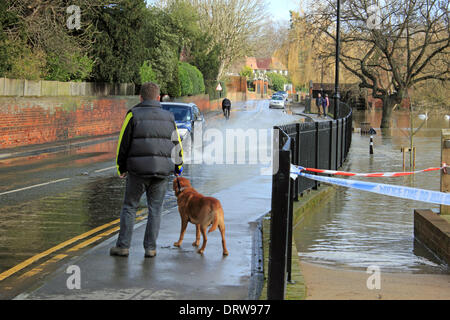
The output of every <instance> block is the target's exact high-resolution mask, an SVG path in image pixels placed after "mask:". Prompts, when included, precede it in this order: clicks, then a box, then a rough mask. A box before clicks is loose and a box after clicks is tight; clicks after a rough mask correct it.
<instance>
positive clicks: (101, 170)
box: [94, 166, 116, 173]
mask: <svg viewBox="0 0 450 320" xmlns="http://www.w3.org/2000/svg"><path fill="white" fill-rule="evenodd" d="M115 168H116V166H112V167H109V168H104V169H100V170H95V171H94V172H95V173H99V172H103V171H107V170H111V169H115Z"/></svg>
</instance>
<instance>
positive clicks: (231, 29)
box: [159, 0, 266, 79]
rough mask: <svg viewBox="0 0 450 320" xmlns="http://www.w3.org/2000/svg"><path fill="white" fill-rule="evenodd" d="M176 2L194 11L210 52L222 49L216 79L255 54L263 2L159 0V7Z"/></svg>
mask: <svg viewBox="0 0 450 320" xmlns="http://www.w3.org/2000/svg"><path fill="white" fill-rule="evenodd" d="M177 1H178V2H179V1H187V2H189V3H191V4H192V5H193V7H194V8H196V10H197V11H198V14H199V24H200V28H201V29H202V30H204V31H205V32H206V33H207V34H208V36H209V37H210V39H211V41H210V43H209V49H210V50H213V48H215V47H217V46H219V47H220V48H221V52H220V57H219V58H220V67H219V72H218V75H217V79H220V78H222V77H223V75H224V73H225V71H226V70H227V68H228V67H229V66H231V64H232V63H233V62H234V61H236V60H238V59H240V58H242V57H244V56H246V55H251V54H253V53H254V46H253V45H254V44H255V41H253V40H254V37H255V35H257V34H259V33H260V30H261V28H262V25H263V22H264V20H265V16H266V2H265V0H160V1H159V5H160V6H163V7H164V6H168V5H170V4H171V3H173V2H177Z"/></svg>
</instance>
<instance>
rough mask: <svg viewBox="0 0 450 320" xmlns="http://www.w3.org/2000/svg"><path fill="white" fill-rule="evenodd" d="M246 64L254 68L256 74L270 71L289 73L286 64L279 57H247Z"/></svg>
mask: <svg viewBox="0 0 450 320" xmlns="http://www.w3.org/2000/svg"><path fill="white" fill-rule="evenodd" d="M245 65H246V66H248V67H250V68H252V70H253V74H254V75H255V76H263V75H265V74H266V73H269V72H275V73H279V74H281V75H283V76H287V75H288V74H289V72H288V70H287V68H286V66H285V65H284V64H282V63H281V62H280V61H279V60H278V59H277V58H274V57H272V58H255V57H247V58H246V60H245Z"/></svg>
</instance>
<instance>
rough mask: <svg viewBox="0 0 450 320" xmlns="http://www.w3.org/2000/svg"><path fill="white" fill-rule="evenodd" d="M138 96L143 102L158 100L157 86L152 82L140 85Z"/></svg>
mask: <svg viewBox="0 0 450 320" xmlns="http://www.w3.org/2000/svg"><path fill="white" fill-rule="evenodd" d="M140 95H141V97H142V99H144V100H158V96H159V95H160V91H159V86H158V85H157V84H156V83H153V82H146V83H144V84H142V85H141V92H140Z"/></svg>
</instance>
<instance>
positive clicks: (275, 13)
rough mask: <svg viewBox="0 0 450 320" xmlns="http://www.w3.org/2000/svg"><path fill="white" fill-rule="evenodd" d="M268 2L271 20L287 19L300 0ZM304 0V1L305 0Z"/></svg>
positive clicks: (270, 0)
mask: <svg viewBox="0 0 450 320" xmlns="http://www.w3.org/2000/svg"><path fill="white" fill-rule="evenodd" d="M146 1H147V3H153V2H154V0H146ZM266 1H267V3H268V11H269V13H270V14H271V17H272V18H273V20H287V21H289V18H290V16H289V10H296V11H298V9H299V3H300V0H266ZM305 2H306V1H305Z"/></svg>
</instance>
